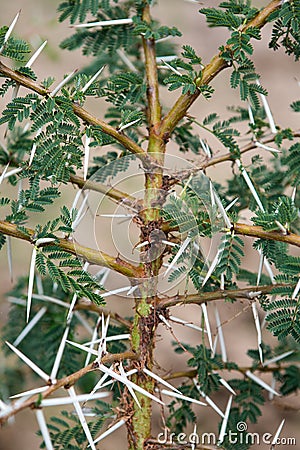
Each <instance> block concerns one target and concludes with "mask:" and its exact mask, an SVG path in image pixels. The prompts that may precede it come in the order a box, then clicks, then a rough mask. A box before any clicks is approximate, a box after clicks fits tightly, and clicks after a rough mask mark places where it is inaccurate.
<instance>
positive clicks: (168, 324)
mask: <svg viewBox="0 0 300 450" xmlns="http://www.w3.org/2000/svg"><path fill="white" fill-rule="evenodd" d="M158 317H159V319H160V320H161V321H162V322H163V323H164V324H165V325H166V327H167V328H169V330H171V329H172V326H171V325H170V323H169V322H168V321H167V319H166V318H165V317H164V316H163V315H162V314H158Z"/></svg>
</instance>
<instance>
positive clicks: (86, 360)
mask: <svg viewBox="0 0 300 450" xmlns="http://www.w3.org/2000/svg"><path fill="white" fill-rule="evenodd" d="M100 322H101V317H100V316H99V317H98V319H97V322H96V325H95V328H94V330H93V334H92V340H91V342H89V343H88V345H89V349H90V350H93V349H94V345H95V342H96V337H97V334H98V327H99V325H100ZM90 359H91V353H88V354H87V355H86V359H85V362H84V367H86V366H87V365H88V364H89V362H90Z"/></svg>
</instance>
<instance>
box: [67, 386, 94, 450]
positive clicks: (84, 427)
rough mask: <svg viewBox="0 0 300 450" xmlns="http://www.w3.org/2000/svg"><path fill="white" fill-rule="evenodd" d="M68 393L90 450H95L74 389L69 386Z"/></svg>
mask: <svg viewBox="0 0 300 450" xmlns="http://www.w3.org/2000/svg"><path fill="white" fill-rule="evenodd" d="M68 392H69V395H70V397H71V399H72V403H73V405H74V407H75V410H76V413H77V415H78V417H79V420H80V423H81V426H82V428H83V431H84V433H85V435H86V437H87V440H88V442H89V444H90V446H91V448H92V450H96V447H95V444H94V441H93V438H92V435H91V432H90V429H89V426H88V424H87V422H86V419H85V417H84V414H83V412H82V409H81V406H80V404H79V401H78V398H77V395H76V392H75V389H74V387H73V386H71V387H70V388H69V390H68Z"/></svg>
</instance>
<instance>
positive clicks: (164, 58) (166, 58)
mask: <svg viewBox="0 0 300 450" xmlns="http://www.w3.org/2000/svg"><path fill="white" fill-rule="evenodd" d="M175 59H178V56H177V55H168V56H157V57H156V62H157V64H160V63H162V62H165V61H167V62H170V61H174V60H175Z"/></svg>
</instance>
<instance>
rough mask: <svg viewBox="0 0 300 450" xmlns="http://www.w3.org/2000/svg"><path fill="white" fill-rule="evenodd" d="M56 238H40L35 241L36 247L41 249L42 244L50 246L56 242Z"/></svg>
mask: <svg viewBox="0 0 300 450" xmlns="http://www.w3.org/2000/svg"><path fill="white" fill-rule="evenodd" d="M54 241H55V238H40V239H37V240H36V241H35V246H36V247H39V246H40V245H42V244H49V243H50V242H54Z"/></svg>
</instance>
